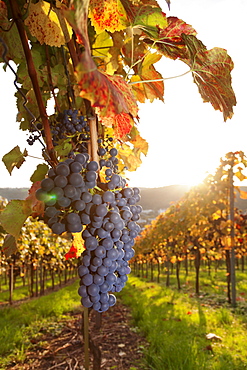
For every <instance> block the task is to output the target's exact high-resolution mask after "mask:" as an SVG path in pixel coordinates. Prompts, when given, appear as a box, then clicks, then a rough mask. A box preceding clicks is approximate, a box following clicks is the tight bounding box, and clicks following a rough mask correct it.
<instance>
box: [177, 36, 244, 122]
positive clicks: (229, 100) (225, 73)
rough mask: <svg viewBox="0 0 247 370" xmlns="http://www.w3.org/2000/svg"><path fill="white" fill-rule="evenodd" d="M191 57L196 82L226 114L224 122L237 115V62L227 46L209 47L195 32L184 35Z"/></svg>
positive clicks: (216, 107)
mask: <svg viewBox="0 0 247 370" xmlns="http://www.w3.org/2000/svg"><path fill="white" fill-rule="evenodd" d="M182 38H183V40H184V41H185V43H186V46H187V47H188V50H189V56H190V58H189V59H188V60H185V63H186V64H188V65H189V66H190V67H191V68H192V74H193V78H194V82H195V83H196V84H197V86H198V90H199V92H200V94H201V96H202V99H203V100H204V102H210V103H211V104H212V106H213V107H214V109H215V110H220V111H221V112H222V113H223V117H224V121H226V120H227V119H228V118H231V117H232V116H233V106H234V105H236V103H237V102H236V97H235V94H234V91H233V89H232V86H231V70H232V69H233V66H234V65H233V62H232V59H231V58H230V56H229V55H228V54H227V51H226V50H225V49H221V48H213V49H211V50H207V49H206V47H205V46H204V45H203V44H202V42H201V41H199V40H198V39H197V38H196V37H194V36H192V35H182Z"/></svg>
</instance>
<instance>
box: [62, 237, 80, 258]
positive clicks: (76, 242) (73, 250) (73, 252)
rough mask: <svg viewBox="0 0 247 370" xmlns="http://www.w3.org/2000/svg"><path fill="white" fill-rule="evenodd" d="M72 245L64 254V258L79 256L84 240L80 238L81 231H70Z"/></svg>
mask: <svg viewBox="0 0 247 370" xmlns="http://www.w3.org/2000/svg"><path fill="white" fill-rule="evenodd" d="M72 237H73V240H72V245H71V247H70V250H69V251H68V252H67V253H66V254H65V258H66V260H68V259H71V258H79V257H80V255H81V254H82V252H83V251H84V249H85V246H84V240H83V239H82V235H81V233H72Z"/></svg>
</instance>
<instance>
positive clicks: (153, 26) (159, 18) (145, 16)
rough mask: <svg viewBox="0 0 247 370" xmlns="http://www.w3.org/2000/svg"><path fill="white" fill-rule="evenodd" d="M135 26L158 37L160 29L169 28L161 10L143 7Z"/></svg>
mask: <svg viewBox="0 0 247 370" xmlns="http://www.w3.org/2000/svg"><path fill="white" fill-rule="evenodd" d="M134 26H135V27H138V28H142V29H143V30H144V31H145V32H146V33H147V34H149V35H151V36H153V37H157V36H158V31H159V29H163V28H165V27H167V18H166V16H165V13H163V12H162V9H161V8H158V7H157V8H153V7H151V6H145V7H141V9H140V10H139V12H138V14H137V16H136V18H135V21H134Z"/></svg>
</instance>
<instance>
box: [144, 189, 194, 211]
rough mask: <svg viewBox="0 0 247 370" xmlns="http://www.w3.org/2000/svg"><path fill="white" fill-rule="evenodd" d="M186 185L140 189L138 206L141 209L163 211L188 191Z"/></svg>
mask: <svg viewBox="0 0 247 370" xmlns="http://www.w3.org/2000/svg"><path fill="white" fill-rule="evenodd" d="M189 188H190V187H189V186H187V185H170V186H163V187H160V188H141V189H140V190H141V201H140V204H141V206H142V208H143V209H145V210H147V209H151V210H153V211H159V210H164V209H167V208H168V207H170V205H171V204H172V203H173V202H177V201H178V200H179V199H180V198H181V197H182V196H183V195H184V194H185V193H186V192H187V191H188V190H189Z"/></svg>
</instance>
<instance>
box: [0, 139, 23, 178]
mask: <svg viewBox="0 0 247 370" xmlns="http://www.w3.org/2000/svg"><path fill="white" fill-rule="evenodd" d="M27 155H28V153H27V151H26V149H25V150H24V152H23V153H22V152H21V150H20V147H19V146H18V145H17V146H16V147H14V148H13V149H12V150H11V151H10V152H8V153H6V154H5V155H4V156H3V158H2V161H3V163H4V164H5V167H6V168H7V170H8V172H9V174H10V175H11V173H12V171H13V169H14V168H15V167H17V168H20V167H21V165H22V163H23V162H25V157H27Z"/></svg>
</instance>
